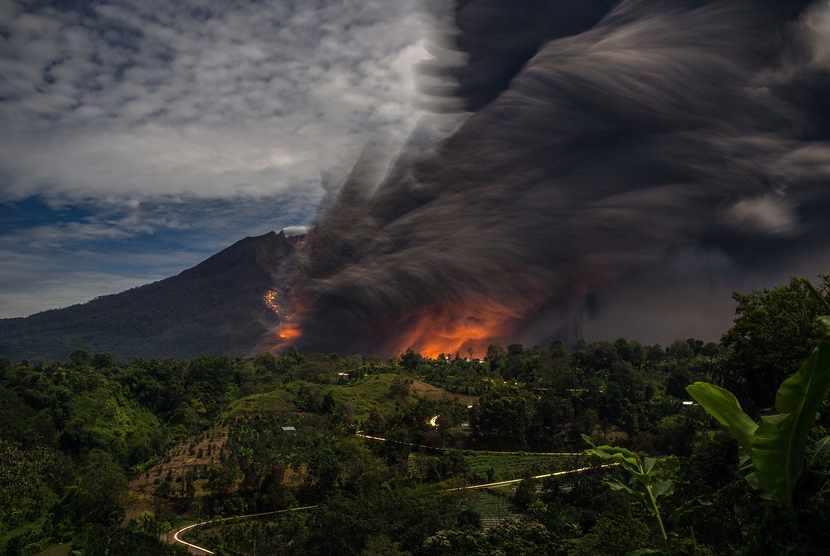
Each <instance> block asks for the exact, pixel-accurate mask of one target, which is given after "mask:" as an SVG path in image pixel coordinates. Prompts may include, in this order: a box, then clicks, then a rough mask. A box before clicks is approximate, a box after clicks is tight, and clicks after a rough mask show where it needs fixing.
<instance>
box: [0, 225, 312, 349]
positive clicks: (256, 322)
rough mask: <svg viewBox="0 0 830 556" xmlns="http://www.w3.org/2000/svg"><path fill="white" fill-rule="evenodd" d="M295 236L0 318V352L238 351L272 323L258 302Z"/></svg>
mask: <svg viewBox="0 0 830 556" xmlns="http://www.w3.org/2000/svg"><path fill="white" fill-rule="evenodd" d="M296 242H297V238H296V237H292V238H288V237H286V236H285V235H284V234H283V233H282V232H280V233H279V234H277V233H275V232H271V233H268V234H265V235H263V236H259V237H248V238H245V239H243V240H240V241H238V242H236V243H235V244H233V245H232V246H230V247H228V248H227V249H225V250H224V251H221V252H220V253H217V254H216V255H214V256H212V257H210V258H209V259H207V260H205V261H203V262H202V263H200V264H198V265H197V266H195V267H193V268H191V269H188V270H185V271H184V272H182V273H181V274H179V275H177V276H173V277H171V278H167V279H165V280H161V281H159V282H154V283H152V284H147V285H145V286H141V287H138V288H133V289H130V290H127V291H125V292H121V293H118V294H114V295H107V296H103V297H99V298H96V299H94V300H92V301H89V302H88V303H83V304H79V305H73V306H71V307H67V308H65V309H55V310H51V311H44V312H42V313H37V314H35V315H32V316H30V317H26V318H14V319H0V355H5V356H7V357H9V358H10V359H12V360H20V359H33V360H65V359H66V358H67V356H68V355H69V353H70V352H71V351H72V350H73V349H76V348H84V349H87V350H89V351H90V352H91V353H97V352H102V351H112V352H113V353H115V355H116V356H117V357H119V358H126V357H154V358H162V357H194V356H198V355H206V354H214V355H230V356H235V357H238V356H244V355H248V353H249V352H250V351H251V350H252V349H253V348H254V347H255V346H256V345H257V341H258V340H259V339H260V337H261V336H262V335H263V334H264V333H266V332H267V331H268V330H269V329H270V328H272V327H273V326H275V325H276V324H277V322H278V319H277V316H276V314H275V313H274V312H273V311H272V310H271V309H269V308H268V307H267V305H266V304H265V302H264V299H263V298H264V296H265V294H266V293H267V292H268V291H269V290H270V289H271V288H272V287H273V284H274V277H273V273H274V271H275V269H277V268H278V266H279V262H280V261H281V260H282V259H283V258H284V257H285V256H286V255H288V254H289V253H291V252H292V251H293V250H294V245H295V244H296Z"/></svg>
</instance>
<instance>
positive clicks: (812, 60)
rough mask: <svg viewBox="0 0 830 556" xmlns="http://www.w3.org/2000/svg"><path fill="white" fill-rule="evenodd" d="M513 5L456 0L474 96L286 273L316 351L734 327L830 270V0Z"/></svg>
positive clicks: (372, 171)
mask: <svg viewBox="0 0 830 556" xmlns="http://www.w3.org/2000/svg"><path fill="white" fill-rule="evenodd" d="M513 4H515V3H513V2H510V1H507V0H503V1H497V0H469V1H459V2H457V3H456V5H455V6H453V7H452V8H450V9H446V8H443V11H442V9H437V8H436V11H437V12H438V13H440V14H443V17H444V18H445V19H444V21H443V24H439V25H437V28H443V29H444V30H445V31H447V30H449V31H452V33H448V32H445V33H444V34H443V36H442V37H439V38H437V39H436V40H435V44H434V46H433V48H432V52H435V53H436V58H435V59H434V60H432V61H430V62H429V63H427V64H425V65H424V66H423V68H422V71H423V73H424V74H425V75H426V77H425V78H424V83H425V85H424V89H425V90H426V91H427V92H428V93H430V94H431V95H433V97H435V106H436V107H441V108H442V109H445V110H446V109H448V107H450V106H459V107H461V108H463V109H464V110H467V111H471V112H473V113H472V114H471V115H468V116H469V117H466V119H464V117H461V119H462V120H463V121H462V122H461V123H460V124H459V116H441V115H435V116H431V117H429V118H426V119H425V121H424V122H423V123H422V125H421V126H419V128H418V129H416V130H415V131H414V132H413V134H412V137H411V138H410V140H409V142H408V144H407V146H406V147H405V149H404V150H403V151H402V152H401V153H398V154H397V155H396V156H395V158H394V162H393V163H391V164H390V165H389V166H387V162H386V161H387V160H389V156H388V155H386V154H384V153H383V152H382V151H383V149H382V147H381V146H379V145H370V146H369V147H367V149H366V150H365V151H364V154H363V156H362V157H361V159H360V161H359V162H358V163H357V165H356V166H355V167H354V169H353V170H352V172H351V174H350V175H349V176H348V177H347V178H346V179H345V180H344V182H343V184H342V186H340V187H339V188H338V187H332V190H331V197H330V199H329V200H328V201H327V202H324V205H323V206H322V207H321V212H320V215H319V217H318V219H317V222H316V223H315V224H314V226H313V227H312V229H311V231H310V233H309V235H308V236H307V243H306V245H305V246H304V247H303V248H302V249H300V250H298V255H297V260H295V261H292V263H291V264H292V265H294V267H293V268H294V270H293V271H292V272H293V274H292V275H291V278H290V279H289V281H288V282H289V283H290V285H291V286H292V288H287V287H283V289H284V291H289V290H292V291H293V292H294V293H293V295H286V298H285V299H284V303H285V304H286V305H287V306H288V307H290V309H291V311H292V312H293V316H292V326H294V327H298V328H299V329H300V330H302V336H301V337H300V338H299V339H298V340H297V343H298V345H299V346H300V347H301V349H313V350H318V351H326V352H328V351H340V352H346V351H348V352H374V353H379V354H384V355H389V354H391V353H394V352H397V351H401V350H403V349H406V348H407V347H413V348H415V349H416V350H417V351H422V352H424V353H426V354H430V355H436V354H437V353H439V352H445V353H454V352H455V351H456V350H466V349H467V348H468V347H473V348H474V349H475V350H476V353H478V354H482V353H483V351H482V350H484V349H486V346H487V344H489V343H490V342H492V341H497V340H501V341H525V342H528V343H531V342H533V343H535V342H542V341H546V340H549V339H552V338H553V337H560V338H564V339H567V340H575V339H576V338H577V337H579V336H581V335H584V334H587V335H588V336H590V335H591V334H609V333H612V334H616V335H625V336H628V337H632V338H639V339H643V340H645V341H657V340H656V339H654V337H652V338H647V337H643V336H639V335H638V332H639V331H645V332H646V334H649V331H648V330H649V329H648V326H647V325H646V324H645V320H646V319H647V318H649V316H654V315H664V316H665V317H664V319H663V321H671V323H674V325H675V328H673V329H672V331H674V330H676V331H677V332H676V334H677V336H684V337H686V336H691V335H697V336H698V337H705V338H706V339H707V340H708V339H713V340H716V339H718V337H719V335H720V333H722V332H724V331H725V329H726V327H727V326H728V324H729V321H728V320H726V322H723V321H722V319H724V318H728V317H729V313H731V311H732V308H731V307H732V306H731V304H730V303H729V299H728V296H729V292H730V291H731V290H733V289H739V288H744V287H746V286H750V285H751V287H754V288H757V287H759V286H762V285H767V286H772V285H775V284H777V283H779V282H781V281H783V280H785V279H786V277H787V276H788V275H789V274H796V273H799V272H800V271H804V272H807V273H808V274H807V275H808V276H809V277H815V273H817V272H819V271H821V270H822V269H824V271H825V272H826V269H827V268H828V267H827V265H826V263H828V257H827V253H828V250H829V249H828V243H827V241H826V239H827V238H828V237H830V236H828V231H830V229H829V228H830V218H828V217H827V215H828V209H829V208H830V188H828V181H827V180H828V177H829V176H828V174H830V144H828V143H827V142H826V141H827V139H828V134H829V133H830V96H828V93H830V71H828V70H829V69H830V41H828V36H830V33H828V30H827V29H828V21H830V18H828V8H827V5H826V4H825V3H817V4H816V5H811V3H810V2H794V1H773V0H755V1H749V0H733V1H725V0H722V1H704V0H623V1H621V2H611V1H602V2H590V3H588V2H578V1H571V2H562V1H559V2H556V1H552V0H551V1H547V2H545V1H541V0H540V1H536V2H527V3H526V6H525V7H524V8H519V9H517V8H515V7H513ZM586 6H587V7H586ZM442 25H443V27H442ZM459 53H461V54H465V55H466V58H459ZM459 59H461V60H462V62H461V63H460V64H459V62H458V60H459ZM286 272H287V271H286ZM769 279H772V280H775V281H774V282H772V283H770V282H767V280H769ZM759 281H760V283H759ZM715 307H717V308H715ZM710 308H711V310H710ZM724 312H725V313H726V314H724ZM638 317H639V319H638ZM684 319H685V320H686V322H685V324H684V322H683V320H684ZM663 321H658V322H660V323H661V324H660V326H662V327H663V328H662V333H663V334H666V333H669V332H668V330H667V329H666V328H665V326H666V325H665V324H664V323H663ZM669 328H671V326H669ZM660 332H661V331H653V333H655V334H659V333H660ZM662 341H667V340H666V339H663V340H662Z"/></svg>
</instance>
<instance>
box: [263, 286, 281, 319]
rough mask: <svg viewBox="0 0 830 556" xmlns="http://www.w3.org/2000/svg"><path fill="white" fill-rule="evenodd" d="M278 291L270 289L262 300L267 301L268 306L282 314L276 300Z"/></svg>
mask: <svg viewBox="0 0 830 556" xmlns="http://www.w3.org/2000/svg"><path fill="white" fill-rule="evenodd" d="M276 298H277V292H275V291H269V292H268V293H266V294H265V295H264V296H262V300H263V301H265V305H266V307H268V308H269V309H271V310H272V311H274V312H275V313H276V314H278V315H279V314H280V308H279V306H278V305H277V302H276Z"/></svg>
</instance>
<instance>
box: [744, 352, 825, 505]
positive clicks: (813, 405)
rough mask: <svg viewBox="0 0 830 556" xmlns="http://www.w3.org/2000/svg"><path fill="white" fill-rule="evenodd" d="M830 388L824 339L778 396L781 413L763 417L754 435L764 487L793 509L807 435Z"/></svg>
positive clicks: (754, 453) (755, 457)
mask: <svg viewBox="0 0 830 556" xmlns="http://www.w3.org/2000/svg"><path fill="white" fill-rule="evenodd" d="M828 387H830V342H828V341H826V340H824V341H822V342H821V343H819V346H818V348H816V350H815V351H814V352H813V354H812V355H810V357H809V358H808V359H807V361H805V362H804V364H803V365H802V366H801V368H800V369H799V370H798V372H797V373H795V374H794V375H793V376H791V377H790V378H788V379H787V380H785V381H784V382H783V383H782V384H781V386H780V387H779V389H778V393H777V394H776V397H775V408H776V409H777V410H778V411H779V412H780V414H779V415H771V416H766V417H762V418H761V424H760V425H759V426H758V428H757V430H756V431H755V434H754V437H753V438H752V452H751V453H752V461H753V463H754V466H755V473H756V474H757V475H758V480H759V481H760V483H761V486H762V487H763V488H764V490H765V491H767V492H768V493H769V494H771V495H772V497H773V498H775V499H777V500H779V501H781V502H784V503H785V504H786V505H787V506H788V507H790V508H792V506H793V499H792V494H793V490H795V487H796V485H797V483H798V479H799V477H800V476H801V473H802V470H803V469H804V450H805V448H806V447H807V436H808V434H809V432H810V428H811V427H812V426H813V423H814V422H815V415H816V412H817V411H818V410H819V408H820V407H821V404H822V402H823V401H824V396H825V393H826V392H827V389H828Z"/></svg>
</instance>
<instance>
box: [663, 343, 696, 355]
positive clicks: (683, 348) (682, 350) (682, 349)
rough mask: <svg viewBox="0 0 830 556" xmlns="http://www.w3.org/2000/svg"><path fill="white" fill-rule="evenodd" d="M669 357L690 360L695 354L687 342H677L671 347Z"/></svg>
mask: <svg viewBox="0 0 830 556" xmlns="http://www.w3.org/2000/svg"><path fill="white" fill-rule="evenodd" d="M668 355H669V357H674V358H675V359H689V358H690V357H694V355H695V352H694V350H693V349H692V346H690V345H689V342H687V341H686V340H675V341H673V342H672V344H671V345H670V346H669V349H668Z"/></svg>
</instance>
